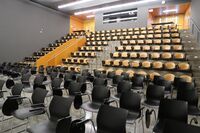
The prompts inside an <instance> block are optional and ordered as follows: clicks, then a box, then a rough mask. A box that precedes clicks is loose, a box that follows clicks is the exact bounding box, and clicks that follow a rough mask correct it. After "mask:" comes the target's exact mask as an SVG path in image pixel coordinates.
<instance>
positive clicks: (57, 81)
mask: <svg viewBox="0 0 200 133" xmlns="http://www.w3.org/2000/svg"><path fill="white" fill-rule="evenodd" d="M62 81H63V80H62V79H61V78H54V79H53V80H52V82H51V87H52V91H53V95H58V96H62V95H63V92H62V89H63V88H61V83H62Z"/></svg>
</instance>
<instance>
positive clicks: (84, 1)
mask: <svg viewBox="0 0 200 133" xmlns="http://www.w3.org/2000/svg"><path fill="white" fill-rule="evenodd" d="M90 1H93V0H80V1H76V2H71V3H68V4H63V5H59V6H58V8H59V9H62V8H66V7H70V6H76V5H80V4H83V3H87V2H90Z"/></svg>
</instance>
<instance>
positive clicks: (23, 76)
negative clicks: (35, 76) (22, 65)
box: [21, 73, 31, 83]
mask: <svg viewBox="0 0 200 133" xmlns="http://www.w3.org/2000/svg"><path fill="white" fill-rule="evenodd" d="M30 77H31V74H30V73H25V74H23V75H22V78H21V81H22V83H23V82H29V79H30Z"/></svg>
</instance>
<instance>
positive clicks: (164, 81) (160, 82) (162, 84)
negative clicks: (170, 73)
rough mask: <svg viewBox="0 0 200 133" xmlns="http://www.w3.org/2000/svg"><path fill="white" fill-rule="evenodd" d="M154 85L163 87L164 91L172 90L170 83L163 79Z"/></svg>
mask: <svg viewBox="0 0 200 133" xmlns="http://www.w3.org/2000/svg"><path fill="white" fill-rule="evenodd" d="M156 85H159V86H164V87H165V91H171V90H172V82H171V81H168V80H165V79H160V80H158V82H156Z"/></svg>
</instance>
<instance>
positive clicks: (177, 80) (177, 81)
mask: <svg viewBox="0 0 200 133" xmlns="http://www.w3.org/2000/svg"><path fill="white" fill-rule="evenodd" d="M182 82H186V80H185V79H183V78H180V77H175V78H174V87H175V89H178V86H179V84H181V83H182Z"/></svg>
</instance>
